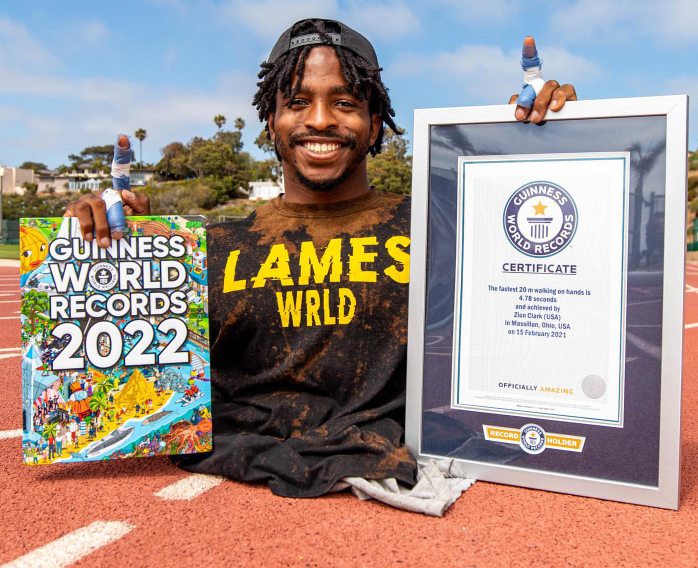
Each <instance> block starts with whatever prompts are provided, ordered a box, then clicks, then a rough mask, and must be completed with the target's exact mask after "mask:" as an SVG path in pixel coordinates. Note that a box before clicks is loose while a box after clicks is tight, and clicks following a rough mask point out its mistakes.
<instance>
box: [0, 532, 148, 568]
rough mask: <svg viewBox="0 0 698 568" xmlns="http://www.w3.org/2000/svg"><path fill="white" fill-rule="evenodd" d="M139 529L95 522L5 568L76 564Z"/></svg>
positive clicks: (22, 557)
mask: <svg viewBox="0 0 698 568" xmlns="http://www.w3.org/2000/svg"><path fill="white" fill-rule="evenodd" d="M135 528H136V527H135V526H133V525H129V524H128V523H122V522H119V521H95V522H94V523H92V524H91V525H89V526H86V527H83V528H81V529H78V530H76V531H73V532H71V533H68V534H67V535H65V536H62V537H61V538H59V539H58V540H54V541H53V542H49V543H48V544H45V545H44V546H42V547H40V548H37V549H35V550H32V551H31V552H29V553H27V554H25V555H24V556H20V557H19V558H17V559H15V560H13V561H12V562H8V563H7V564H3V565H2V568H44V567H46V568H59V567H61V566H68V565H69V564H73V563H74V562H77V561H78V560H80V559H81V558H83V557H84V556H87V555H88V554H90V553H92V552H94V551H95V550H97V549H98V548H102V547H103V546H106V545H107V544H109V543H111V542H114V541H115V540H119V539H120V538H121V537H122V536H124V535H126V534H128V533H129V532H131V531H132V530H133V529H135Z"/></svg>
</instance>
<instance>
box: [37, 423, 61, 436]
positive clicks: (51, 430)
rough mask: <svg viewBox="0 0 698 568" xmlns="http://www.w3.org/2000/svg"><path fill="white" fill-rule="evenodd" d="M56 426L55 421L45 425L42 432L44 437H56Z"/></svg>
mask: <svg viewBox="0 0 698 568" xmlns="http://www.w3.org/2000/svg"><path fill="white" fill-rule="evenodd" d="M56 426H57V424H56V423H55V422H54V423H53V424H47V425H46V426H44V430H43V432H42V433H41V434H42V436H43V437H44V438H46V439H47V440H48V439H49V438H55V437H56Z"/></svg>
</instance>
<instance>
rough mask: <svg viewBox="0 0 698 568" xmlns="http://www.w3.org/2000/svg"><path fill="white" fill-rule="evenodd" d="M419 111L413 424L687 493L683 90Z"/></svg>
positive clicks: (486, 469) (464, 455)
mask: <svg viewBox="0 0 698 568" xmlns="http://www.w3.org/2000/svg"><path fill="white" fill-rule="evenodd" d="M513 114H514V113H513V108H512V107H511V106H509V105H505V106H494V107H472V108H455V109H430V110H417V111H415V128H414V133H415V134H414V136H415V138H414V166H413V184H412V187H413V196H412V199H413V206H412V244H411V272H412V275H411V280H410V313H409V335H408V347H409V348H408V385H407V427H406V439H407V444H408V445H409V447H410V449H411V450H412V452H413V453H414V454H415V456H417V457H418V459H419V460H420V461H426V460H428V459H439V458H444V459H446V458H447V459H451V458H453V459H457V460H458V461H460V462H462V463H463V465H464V466H465V469H466V471H468V473H469V474H470V475H472V476H473V477H476V478H477V479H481V480H486V481H494V482H499V483H507V484H512V485H520V486H524V487H532V488H538V489H547V490H552V491H560V492H565V493H574V494H578V495H586V496H592V497H598V498H603V499H612V500H617V501H625V502H630V503H638V504H645V505H652V506H656V507H665V508H674V509H675V508H678V504H679V485H680V484H679V465H680V418H681V359H682V341H683V294H684V292H683V290H684V256H685V244H684V243H685V220H686V145H687V140H686V136H687V97H685V96H673V97H653V98H638V99H616V100H607V101H585V102H574V103H568V104H567V105H566V106H565V108H564V109H563V110H562V111H561V112H559V113H557V114H556V113H548V115H547V116H546V118H547V119H548V120H547V121H546V122H545V123H543V124H541V125H533V124H522V123H519V122H517V121H515V120H514V117H513Z"/></svg>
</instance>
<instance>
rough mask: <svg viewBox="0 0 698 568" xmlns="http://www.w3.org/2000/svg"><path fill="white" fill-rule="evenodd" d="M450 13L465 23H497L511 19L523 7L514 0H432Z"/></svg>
mask: <svg viewBox="0 0 698 568" xmlns="http://www.w3.org/2000/svg"><path fill="white" fill-rule="evenodd" d="M434 3H435V4H437V5H441V6H444V7H446V8H447V9H448V10H450V11H451V14H452V15H453V16H454V17H455V18H457V19H459V20H461V21H463V22H466V23H470V22H477V23H478V24H482V23H485V24H486V23H495V22H496V23H498V22H501V21H506V20H511V19H512V18H513V17H514V16H515V15H516V14H518V13H519V12H520V11H521V9H522V8H523V7H524V4H523V3H522V2H517V1H516V0H485V1H483V0H434Z"/></svg>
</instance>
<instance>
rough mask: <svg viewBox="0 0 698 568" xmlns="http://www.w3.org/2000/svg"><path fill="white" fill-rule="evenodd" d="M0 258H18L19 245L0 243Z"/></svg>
mask: <svg viewBox="0 0 698 568" xmlns="http://www.w3.org/2000/svg"><path fill="white" fill-rule="evenodd" d="M0 258H9V259H10V260H19V245H0Z"/></svg>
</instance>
